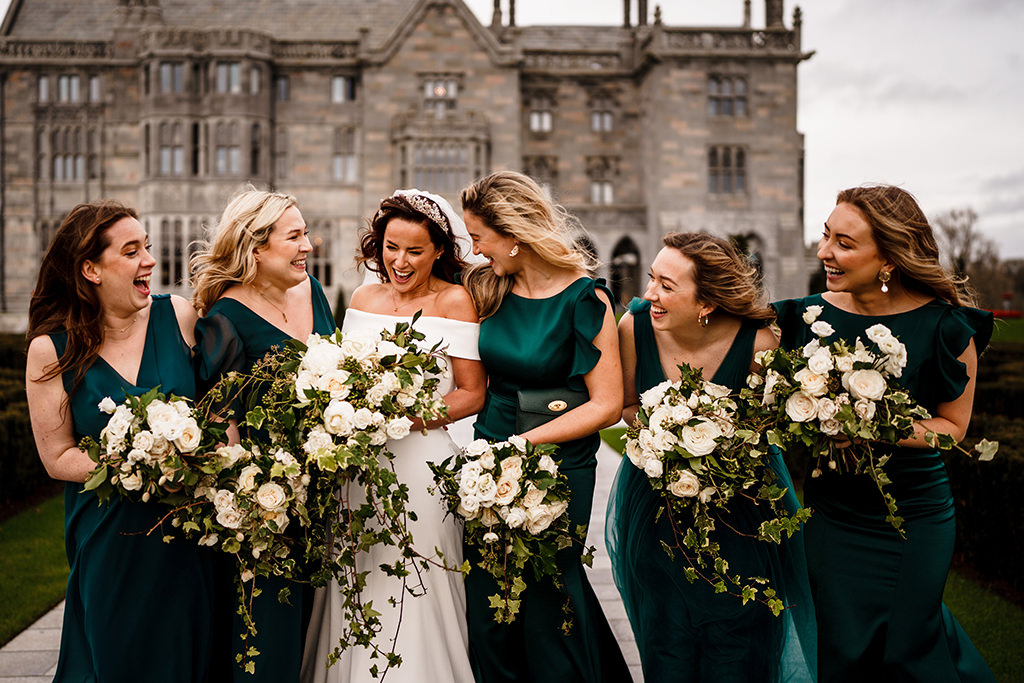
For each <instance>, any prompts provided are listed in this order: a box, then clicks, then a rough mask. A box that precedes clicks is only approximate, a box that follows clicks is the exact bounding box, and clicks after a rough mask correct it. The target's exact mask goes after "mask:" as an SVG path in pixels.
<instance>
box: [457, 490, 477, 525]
mask: <svg viewBox="0 0 1024 683" xmlns="http://www.w3.org/2000/svg"><path fill="white" fill-rule="evenodd" d="M459 496H460V497H459V508H458V510H457V512H458V513H459V514H460V515H462V516H463V517H464V518H465V519H476V517H477V514H478V513H479V512H480V499H479V498H477V497H476V495H474V494H466V495H462V494H461V493H460V494H459Z"/></svg>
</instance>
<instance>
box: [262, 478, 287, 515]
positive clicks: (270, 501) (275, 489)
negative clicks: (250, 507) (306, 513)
mask: <svg viewBox="0 0 1024 683" xmlns="http://www.w3.org/2000/svg"><path fill="white" fill-rule="evenodd" d="M256 502H257V503H259V505H260V507H262V508H263V509H264V510H270V511H272V512H277V511H279V510H281V509H283V508H284V506H285V504H286V503H287V502H288V494H287V493H285V490H284V487H283V486H281V485H280V484H277V483H275V482H272V481H271V482H267V483H266V484H264V485H263V486H260V487H259V489H258V490H257V491H256Z"/></svg>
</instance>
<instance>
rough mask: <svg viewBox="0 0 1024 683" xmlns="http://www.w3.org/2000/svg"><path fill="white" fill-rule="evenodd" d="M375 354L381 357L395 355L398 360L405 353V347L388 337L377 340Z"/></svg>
mask: <svg viewBox="0 0 1024 683" xmlns="http://www.w3.org/2000/svg"><path fill="white" fill-rule="evenodd" d="M377 355H378V356H379V357H381V358H385V357H387V356H397V357H398V359H399V360H400V359H401V358H402V356H404V355H405V349H403V348H402V347H401V346H399V345H398V344H396V343H394V342H393V341H391V340H389V339H382V340H381V341H379V342H377Z"/></svg>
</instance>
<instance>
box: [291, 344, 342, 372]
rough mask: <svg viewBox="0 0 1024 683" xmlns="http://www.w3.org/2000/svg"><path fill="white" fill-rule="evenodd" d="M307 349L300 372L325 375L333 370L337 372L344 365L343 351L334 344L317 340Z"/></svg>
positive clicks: (300, 364) (300, 365)
mask: <svg viewBox="0 0 1024 683" xmlns="http://www.w3.org/2000/svg"><path fill="white" fill-rule="evenodd" d="M309 341H313V343H312V344H310V345H309V347H308V348H307V349H306V353H305V354H303V356H302V361H301V362H300V363H299V371H300V372H301V371H303V370H307V371H309V372H311V373H312V374H313V375H314V376H317V377H319V376H321V375H325V374H327V373H328V372H331V371H332V370H337V369H338V368H339V367H340V366H341V363H342V360H343V358H342V356H343V355H344V353H343V349H340V348H338V347H337V345H335V344H334V343H333V342H331V341H329V340H327V339H323V338H317V339H315V340H313V339H312V338H311V339H310V340H309Z"/></svg>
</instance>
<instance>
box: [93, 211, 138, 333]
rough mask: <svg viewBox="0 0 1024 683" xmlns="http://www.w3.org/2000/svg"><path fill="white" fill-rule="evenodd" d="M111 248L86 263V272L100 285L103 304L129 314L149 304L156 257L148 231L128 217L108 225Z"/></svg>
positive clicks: (123, 314)
mask: <svg viewBox="0 0 1024 683" xmlns="http://www.w3.org/2000/svg"><path fill="white" fill-rule="evenodd" d="M106 239H107V241H108V242H107V247H106V248H105V249H104V250H103V251H102V252H101V253H100V255H99V257H98V258H97V259H96V260H95V261H89V260H87V261H85V263H83V264H82V275H83V277H85V279H86V280H88V281H90V282H92V283H93V284H95V285H96V293H97V296H98V297H99V299H100V303H101V304H102V305H103V307H104V308H105V309H107V310H109V311H110V312H111V313H113V314H115V315H121V316H129V315H131V314H132V313H134V312H136V311H139V310H142V309H143V308H145V307H146V305H147V304H148V303H149V278H150V276H151V275H152V273H153V266H155V265H156V259H154V258H153V256H152V255H151V254H150V253H149V247H148V244H147V243H148V239H147V237H146V231H145V230H143V229H142V226H141V225H140V224H139V221H137V220H136V219H134V218H131V217H130V216H126V217H125V218H122V219H121V220H119V221H117V222H116V223H114V224H113V225H111V226H110V227H109V228H107V234H106Z"/></svg>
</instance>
